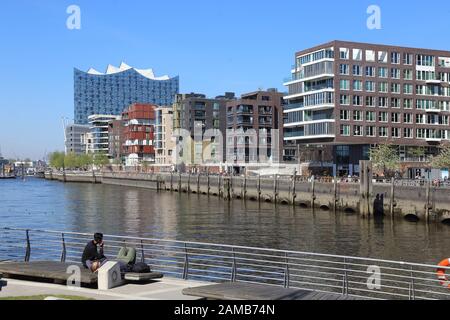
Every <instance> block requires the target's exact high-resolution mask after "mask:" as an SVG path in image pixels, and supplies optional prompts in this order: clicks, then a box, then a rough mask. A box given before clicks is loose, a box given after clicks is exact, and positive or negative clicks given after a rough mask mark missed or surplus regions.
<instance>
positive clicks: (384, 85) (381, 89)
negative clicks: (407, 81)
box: [378, 82, 388, 92]
mask: <svg viewBox="0 0 450 320" xmlns="http://www.w3.org/2000/svg"><path fill="white" fill-rule="evenodd" d="M378 91H379V92H388V83H387V82H380V83H379V90H378Z"/></svg>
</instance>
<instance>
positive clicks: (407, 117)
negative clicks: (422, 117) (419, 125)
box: [403, 113, 413, 123]
mask: <svg viewBox="0 0 450 320" xmlns="http://www.w3.org/2000/svg"><path fill="white" fill-rule="evenodd" d="M403 122H404V123H413V122H412V114H411V113H404V114H403Z"/></svg>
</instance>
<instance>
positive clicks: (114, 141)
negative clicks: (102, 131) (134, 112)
mask: <svg viewBox="0 0 450 320" xmlns="http://www.w3.org/2000/svg"><path fill="white" fill-rule="evenodd" d="M122 122H123V121H122V118H120V119H117V120H111V121H109V122H108V136H109V138H108V143H109V156H110V158H111V159H112V160H113V163H115V164H122V163H124V161H125V159H124V157H123V154H122V146H123V144H124V126H123V123H122Z"/></svg>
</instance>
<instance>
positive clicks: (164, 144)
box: [155, 107, 176, 165]
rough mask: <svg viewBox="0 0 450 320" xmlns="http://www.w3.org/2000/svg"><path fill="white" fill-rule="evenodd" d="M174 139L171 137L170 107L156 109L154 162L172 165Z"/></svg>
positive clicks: (171, 116)
mask: <svg viewBox="0 0 450 320" xmlns="http://www.w3.org/2000/svg"><path fill="white" fill-rule="evenodd" d="M175 148H176V141H175V138H174V137H173V110H172V107H161V108H158V109H156V136H155V149H156V150H155V151H156V164H160V165H173V164H174V161H173V155H174V154H173V153H174V152H175Z"/></svg>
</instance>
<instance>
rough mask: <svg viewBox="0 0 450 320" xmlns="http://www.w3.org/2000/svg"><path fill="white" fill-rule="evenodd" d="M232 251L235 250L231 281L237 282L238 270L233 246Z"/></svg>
mask: <svg viewBox="0 0 450 320" xmlns="http://www.w3.org/2000/svg"><path fill="white" fill-rule="evenodd" d="M232 251H233V265H232V267H231V282H236V271H237V266H236V253H235V252H234V248H232Z"/></svg>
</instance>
